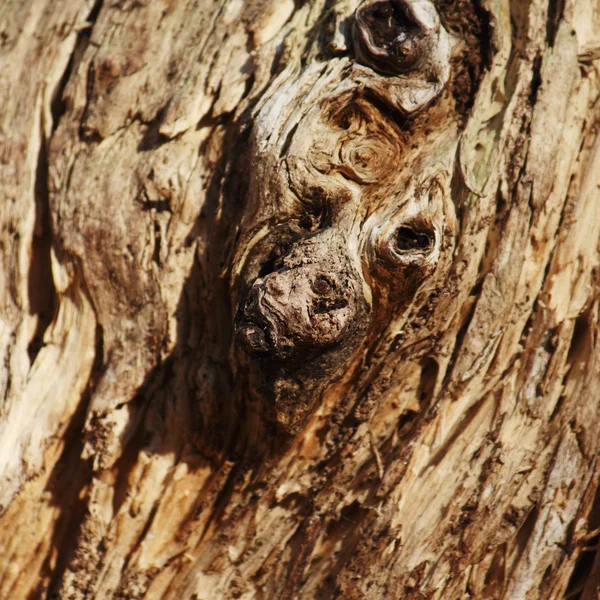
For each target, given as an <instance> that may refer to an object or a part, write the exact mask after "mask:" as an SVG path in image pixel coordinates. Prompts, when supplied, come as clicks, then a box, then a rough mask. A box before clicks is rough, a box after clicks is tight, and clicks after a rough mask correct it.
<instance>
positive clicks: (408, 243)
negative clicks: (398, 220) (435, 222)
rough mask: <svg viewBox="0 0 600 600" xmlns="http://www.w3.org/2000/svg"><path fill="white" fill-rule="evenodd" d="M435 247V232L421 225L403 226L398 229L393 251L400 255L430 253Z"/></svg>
mask: <svg viewBox="0 0 600 600" xmlns="http://www.w3.org/2000/svg"><path fill="white" fill-rule="evenodd" d="M434 245H435V232H434V231H433V230H431V229H428V228H426V227H424V226H420V225H412V226H408V225H401V226H400V227H398V229H396V232H395V234H394V239H393V249H394V250H395V251H396V252H397V253H398V254H405V253H412V252H419V253H425V252H430V251H431V250H432V249H433V247H434Z"/></svg>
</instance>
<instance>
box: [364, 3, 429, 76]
mask: <svg viewBox="0 0 600 600" xmlns="http://www.w3.org/2000/svg"><path fill="white" fill-rule="evenodd" d="M412 5H413V3H412V2H408V1H406V0H374V1H370V2H366V3H364V4H362V5H361V6H360V7H359V8H358V9H357V10H356V13H355V19H354V28H353V38H354V46H355V54H356V58H357V59H358V61H359V62H361V63H362V64H364V65H367V66H369V67H371V68H372V69H374V70H376V71H379V72H380V73H385V74H387V75H399V74H403V73H408V72H409V71H412V70H414V69H417V68H418V67H419V66H420V65H421V64H422V62H423V60H424V59H425V58H426V54H427V52H428V41H427V38H428V37H429V36H430V33H431V31H430V29H431V25H432V24H433V23H427V22H422V21H421V20H419V16H418V13H417V12H415V10H414V8H413V6H412ZM434 28H435V25H434Z"/></svg>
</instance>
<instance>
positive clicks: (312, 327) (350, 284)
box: [236, 230, 364, 359]
mask: <svg viewBox="0 0 600 600" xmlns="http://www.w3.org/2000/svg"><path fill="white" fill-rule="evenodd" d="M335 237H336V236H334V235H332V232H331V230H328V231H323V232H320V233H319V234H317V235H313V236H311V237H309V238H307V239H304V240H301V241H300V242H298V243H297V244H296V245H295V246H294V247H293V248H292V249H291V251H290V253H289V254H288V255H287V256H286V257H284V258H283V260H282V261H281V263H280V264H279V265H278V268H276V269H275V270H274V271H272V272H271V273H268V274H264V275H263V276H262V277H258V278H257V279H256V280H255V281H254V282H253V283H252V284H251V286H250V289H249V291H248V292H247V294H246V295H245V297H244V298H243V300H242V301H241V303H240V306H239V308H238V315H237V319H236V330H237V331H236V337H237V340H238V343H239V344H240V345H241V347H242V348H243V349H244V350H245V351H246V353H248V354H250V355H259V356H263V357H267V356H268V357H270V358H275V359H278V358H279V359H281V358H286V359H287V358H290V357H292V356H300V355H307V354H311V353H312V352H313V351H315V350H323V349H326V348H331V347H333V346H336V345H338V344H340V343H341V341H342V340H344V339H345V338H346V336H347V334H349V333H350V332H351V331H352V330H353V327H354V325H355V324H356V322H357V320H358V319H359V317H360V316H362V315H363V312H364V309H363V304H364V300H363V298H362V292H361V290H362V285H361V279H360V275H359V274H358V273H357V272H356V270H355V269H354V268H353V267H352V264H351V260H350V258H349V256H348V254H347V252H346V251H345V250H344V247H343V243H341V240H337V239H334V238H335ZM336 242H338V243H336Z"/></svg>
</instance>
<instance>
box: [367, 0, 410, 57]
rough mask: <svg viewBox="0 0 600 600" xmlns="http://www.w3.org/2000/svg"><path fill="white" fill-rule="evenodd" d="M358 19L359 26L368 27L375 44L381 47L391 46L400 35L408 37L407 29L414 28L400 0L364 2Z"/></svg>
mask: <svg viewBox="0 0 600 600" xmlns="http://www.w3.org/2000/svg"><path fill="white" fill-rule="evenodd" d="M356 20H357V23H358V26H359V27H366V28H368V30H369V33H370V37H371V40H372V42H373V44H374V45H375V46H377V47H379V48H391V47H392V45H393V43H394V41H395V40H396V39H397V38H398V37H401V38H403V37H406V32H407V30H408V29H414V23H412V22H411V20H410V19H409V18H408V16H407V14H406V10H405V9H404V7H403V4H402V2H400V1H398V0H396V1H394V0H391V1H390V0H383V1H380V2H370V3H366V4H363V6H361V7H360V8H359V9H358V10H357V12H356Z"/></svg>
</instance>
